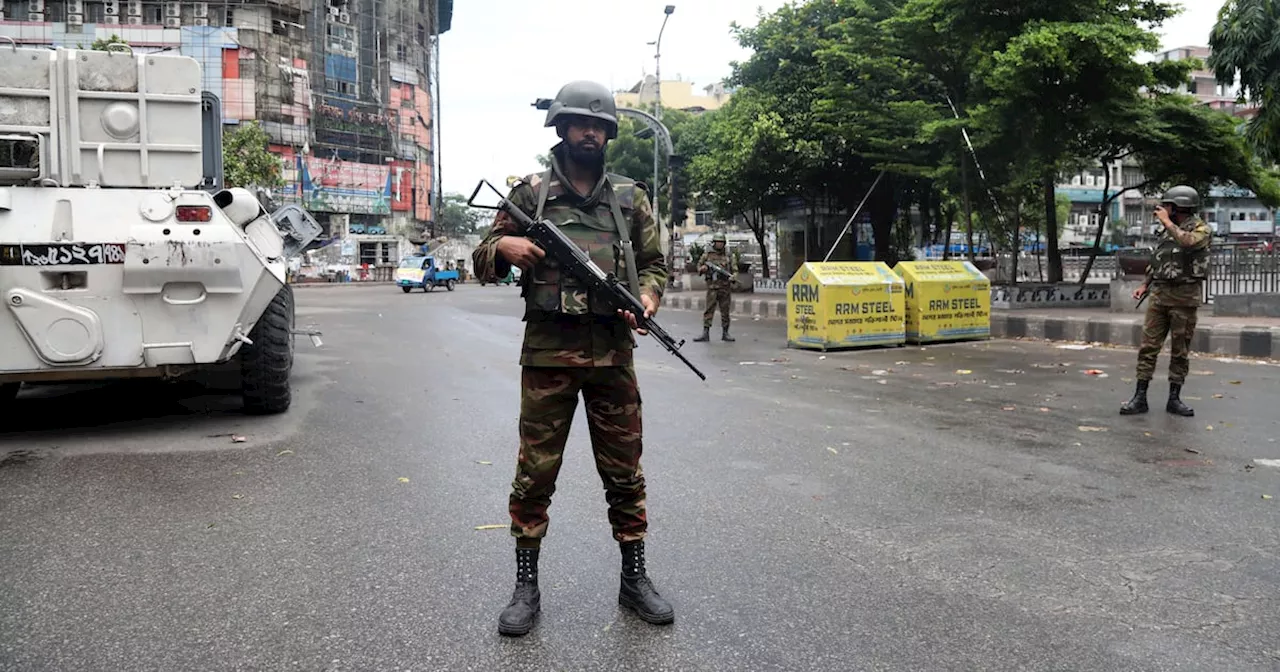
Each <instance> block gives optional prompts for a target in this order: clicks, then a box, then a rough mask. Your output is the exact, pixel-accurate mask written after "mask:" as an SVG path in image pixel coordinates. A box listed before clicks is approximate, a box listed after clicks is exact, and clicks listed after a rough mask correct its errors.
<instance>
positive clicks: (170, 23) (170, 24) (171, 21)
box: [164, 16, 182, 28]
mask: <svg viewBox="0 0 1280 672" xmlns="http://www.w3.org/2000/svg"><path fill="white" fill-rule="evenodd" d="M164 27H165V28H181V27H182V19H180V18H178V17H176V16H166V17H164Z"/></svg>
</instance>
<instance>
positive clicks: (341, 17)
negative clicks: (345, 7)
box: [338, 12, 351, 24]
mask: <svg viewBox="0 0 1280 672" xmlns="http://www.w3.org/2000/svg"><path fill="white" fill-rule="evenodd" d="M338 23H346V24H350V23H351V14H349V13H347V12H339V13H338Z"/></svg>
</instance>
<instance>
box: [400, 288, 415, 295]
mask: <svg viewBox="0 0 1280 672" xmlns="http://www.w3.org/2000/svg"><path fill="white" fill-rule="evenodd" d="M400 289H402V290H404V293H405V294H408V293H409V290H411V289H413V288H412V287H401V288H400Z"/></svg>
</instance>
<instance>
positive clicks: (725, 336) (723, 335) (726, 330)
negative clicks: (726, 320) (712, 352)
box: [720, 324, 737, 343]
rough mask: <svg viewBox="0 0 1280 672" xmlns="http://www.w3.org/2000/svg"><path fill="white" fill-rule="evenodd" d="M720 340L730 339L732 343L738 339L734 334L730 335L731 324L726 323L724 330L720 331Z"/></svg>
mask: <svg viewBox="0 0 1280 672" xmlns="http://www.w3.org/2000/svg"><path fill="white" fill-rule="evenodd" d="M720 340H722V341H728V342H730V343H732V342H734V341H735V340H737V339H735V338H734V337H732V336H730V335H729V325H727V324H726V325H724V331H722V332H721V333H720Z"/></svg>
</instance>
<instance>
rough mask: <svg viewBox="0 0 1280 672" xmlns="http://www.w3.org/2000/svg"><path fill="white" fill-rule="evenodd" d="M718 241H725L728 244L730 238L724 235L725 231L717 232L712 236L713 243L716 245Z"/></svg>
mask: <svg viewBox="0 0 1280 672" xmlns="http://www.w3.org/2000/svg"><path fill="white" fill-rule="evenodd" d="M716 243H724V244H725V245H728V244H729V239H728V238H727V237H726V236H725V235H724V233H722V232H716V233H715V234H713V235H712V236H711V244H712V245H714V244H716Z"/></svg>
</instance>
